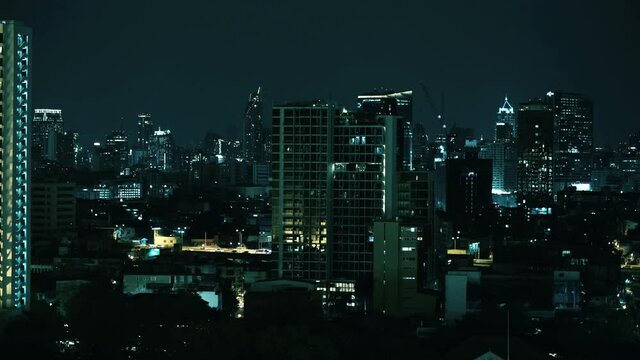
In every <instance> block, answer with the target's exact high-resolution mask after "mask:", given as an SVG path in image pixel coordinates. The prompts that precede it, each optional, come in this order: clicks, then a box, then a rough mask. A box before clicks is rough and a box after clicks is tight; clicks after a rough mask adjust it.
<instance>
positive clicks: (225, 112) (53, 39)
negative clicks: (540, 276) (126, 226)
mask: <svg viewBox="0 0 640 360" xmlns="http://www.w3.org/2000/svg"><path fill="white" fill-rule="evenodd" d="M77 5H78V6H73V7H72V6H67V5H64V4H62V3H58V2H44V1H39V0H30V1H24V2H21V3H20V4H3V5H0V13H3V14H5V17H7V18H12V17H13V18H18V19H21V20H23V22H24V23H26V24H28V25H29V24H33V26H34V31H35V32H36V33H37V34H38V38H35V39H34V41H35V42H36V43H37V44H38V50H39V51H38V52H34V73H37V74H38V76H37V77H35V78H34V79H35V80H34V81H35V83H34V91H35V93H36V95H37V96H36V97H35V98H36V99H37V100H36V103H34V107H36V108H56V109H58V108H59V109H62V110H63V111H64V113H65V121H66V122H67V123H68V126H69V128H70V129H72V130H74V131H78V132H79V133H80V134H81V137H82V139H83V140H82V141H83V142H85V143H89V142H91V141H94V140H101V139H102V137H103V135H104V134H105V133H108V132H109V131H111V130H113V129H115V128H116V127H117V126H119V125H120V124H121V123H123V124H124V126H125V129H126V130H127V132H128V133H129V134H133V133H134V132H133V130H134V128H135V122H136V116H137V114H138V113H150V114H152V116H154V123H156V124H158V125H161V126H162V127H163V128H169V129H172V130H173V131H174V132H175V133H176V137H177V139H176V140H177V142H178V143H180V144H187V145H188V144H196V143H198V142H200V141H201V136H200V134H202V133H203V132H206V131H209V130H213V131H215V132H218V133H220V134H223V135H225V136H229V135H231V134H233V135H235V136H236V137H239V136H240V134H241V132H242V120H243V115H244V113H243V110H244V107H245V105H246V104H245V99H246V94H247V93H248V92H249V91H251V90H252V89H255V88H256V87H257V86H262V87H263V89H264V95H265V101H264V103H265V106H264V107H265V110H267V109H269V108H270V107H271V105H272V104H273V102H274V100H275V101H280V100H304V99H310V98H323V99H333V100H336V101H337V102H339V103H341V104H342V105H344V106H347V107H349V108H352V107H353V106H354V105H355V104H354V101H353V98H352V96H353V94H357V93H362V92H365V91H368V90H370V89H372V88H378V87H386V88H392V89H396V90H400V89H407V88H409V89H411V88H413V89H417V88H418V86H419V84H420V83H421V82H424V83H425V84H426V85H427V87H428V88H429V90H430V91H431V92H432V93H433V95H434V96H437V97H438V98H439V95H440V93H441V92H444V93H445V95H446V99H447V101H446V105H447V114H448V116H447V122H448V125H452V124H453V123H454V122H455V123H457V124H458V125H461V126H466V127H474V128H476V129H477V130H478V135H484V137H485V138H490V137H491V136H492V134H493V122H494V112H495V107H496V106H498V105H499V103H500V99H501V98H502V97H503V96H504V94H505V93H507V94H508V95H509V99H510V101H511V102H512V103H514V104H517V103H520V102H525V101H527V100H528V99H529V98H530V97H534V96H537V94H544V93H546V92H547V91H550V90H551V91H553V90H564V91H568V92H577V93H583V94H589V96H591V97H592V98H593V100H594V119H595V125H594V126H595V134H596V137H595V143H596V144H605V143H606V144H614V143H616V142H618V141H619V140H620V139H622V138H624V137H625V135H626V134H628V133H630V132H633V131H635V130H636V129H634V128H633V127H634V125H633V122H632V121H633V117H634V114H633V111H632V110H631V108H629V107H626V106H625V104H627V103H631V102H632V101H633V98H634V93H635V90H634V88H632V84H633V83H635V82H637V80H638V79H639V78H640V74H639V73H638V71H637V69H636V68H634V67H633V64H634V63H637V62H638V59H639V58H640V53H639V51H638V49H637V47H636V46H633V44H635V43H637V42H638V41H637V40H638V35H639V34H638V32H637V31H632V30H633V29H634V28H633V21H632V20H633V19H632V18H631V15H629V14H632V13H634V12H633V8H632V7H634V6H636V4H629V3H625V2H617V3H615V4H611V5H610V6H607V7H606V8H604V9H600V8H599V7H598V6H597V5H596V4H595V2H587V3H585V2H580V3H579V5H580V6H578V7H576V6H573V5H575V4H573V3H572V2H566V3H562V4H555V3H554V4H553V9H554V11H544V9H545V8H547V5H550V3H549V4H546V3H543V4H539V3H536V4H535V5H534V4H528V5H526V4H525V5H517V4H512V3H511V2H508V3H503V2H496V3H492V4H484V5H483V7H482V9H477V10H478V11H480V12H482V13H483V14H484V13H487V14H491V13H504V14H507V15H506V16H503V17H502V19H503V21H502V22H501V23H500V25H501V26H496V25H494V24H488V23H486V22H483V20H482V19H481V17H480V16H477V17H476V16H475V15H473V12H468V14H465V13H460V14H457V13H456V11H455V6H453V5H442V4H429V5H413V4H404V6H399V7H397V8H391V9H388V10H389V11H387V8H386V7H384V6H382V5H383V3H379V2H373V3H370V4H368V8H367V12H368V14H369V16H368V17H362V16H359V15H357V14H358V13H359V11H360V10H361V9H360V8H359V6H358V5H357V4H355V3H347V4H341V5H340V6H329V4H327V6H324V7H314V8H313V11H311V8H310V7H309V8H307V7H306V6H305V5H301V4H291V5H288V6H287V5H284V4H271V5H267V4H260V3H250V2H249V3H244V4H204V3H200V2H191V3H189V4H188V5H191V6H186V7H184V8H181V9H179V10H178V11H177V13H175V14H174V13H173V12H172V9H171V8H166V7H163V6H155V5H156V4H154V6H153V7H151V4H150V3H145V2H139V3H138V2H136V3H135V4H127V6H126V7H124V6H118V5H120V4H118V3H116V4H114V5H96V4H77ZM469 7H473V4H471V5H469ZM124 9H126V10H127V11H122V10H124ZM50 11H55V14H56V16H55V17H51V16H49V15H50ZM292 12H293V13H295V14H296V16H288V15H287V14H291V13H292ZM98 14H99V16H100V17H99V18H98V17H97V16H98ZM221 14H229V18H227V19H220V18H218V17H219V16H222V15H221ZM350 14H354V15H356V16H354V17H352V16H350ZM508 14H513V15H512V16H509V15H508ZM518 14H528V15H527V16H518ZM316 15H317V16H316ZM322 15H331V18H332V19H334V20H332V22H327V23H326V24H325V23H323V22H321V21H320V20H317V19H316V17H317V18H318V19H321V18H323V16H322ZM451 16H453V20H454V21H451V22H446V23H445V22H444V20H442V19H441V18H443V19H446V18H451ZM394 17H406V20H404V21H402V22H400V23H394V22H392V21H393V19H394ZM115 18H117V19H118V23H119V26H116V27H111V26H107V25H108V22H109V21H110V19H115ZM65 19H69V20H71V19H73V20H74V21H68V23H69V24H68V25H61V24H64V23H66V21H65ZM371 20H375V21H374V23H380V24H383V23H389V21H391V24H392V25H390V29H393V30H395V31H391V32H387V31H382V30H384V29H385V28H384V27H383V26H382V25H375V26H373V30H380V31H378V35H377V37H369V36H368V35H367V33H366V32H365V31H364V30H359V29H360V28H362V29H367V28H368V25H367V26H364V25H366V24H369V23H370V22H371ZM167 21H172V22H175V23H176V25H180V26H174V27H172V28H173V29H176V28H178V29H183V30H179V31H168V30H165V27H163V26H162V25H163V24H164V23H165V22H167ZM465 23H468V26H469V27H472V28H473V29H474V31H473V32H469V31H468V30H466V29H468V28H467V27H466V26H460V25H461V24H465ZM332 24H333V25H332ZM583 24H588V26H587V25H583ZM78 27H81V28H83V29H84V30H85V31H81V32H78V31H76V29H77V28H78ZM292 28H296V29H297V31H296V32H291V31H290V29H292ZM106 29H109V30H108V31H107V30H106ZM396 33H397V34H401V36H395V35H393V34H396ZM130 34H135V35H133V36H132V35H130ZM432 34H438V36H432ZM205 39H207V40H205ZM319 39H326V40H327V43H331V44H335V46H334V49H335V52H336V53H340V54H341V56H333V55H331V56H329V55H328V54H330V53H332V52H333V51H327V54H323V55H314V56H310V55H311V54H313V53H314V49H315V47H314V46H313V43H314V42H317V41H318V40H319ZM521 39H524V40H521ZM565 39H572V40H571V41H565ZM291 42H295V43H296V44H299V45H297V47H298V53H297V55H296V56H294V57H291V56H287V55H286V54H287V52H286V49H287V48H288V45H287V44H288V43H291ZM379 42H382V43H384V42H388V43H393V44H394V47H392V49H393V48H395V49H398V51H390V52H383V53H381V54H380V55H378V56H368V55H367V54H368V52H371V53H375V52H379V51H378V50H376V45H375V44H377V43H379ZM78 43H82V44H83V46H82V47H81V48H78V47H75V46H74V45H73V44H78ZM166 43H171V44H174V45H175V46H177V49H183V50H184V49H191V50H190V51H191V53H192V54H193V56H190V57H180V56H177V55H176V56H174V55H172V54H169V55H162V56H160V57H158V54H164V53H165V52H166ZM208 44H213V45H208ZM248 44H250V46H249V45H248ZM300 44H302V45H300ZM400 49H401V50H400ZM399 52H400V53H402V56H401V59H402V60H401V62H402V65H401V66H400V65H399V64H398V65H397V66H396V65H394V63H393V62H392V61H391V59H397V58H398V57H397V55H398V53H399ZM111 53H119V54H124V55H122V56H118V57H115V58H114V57H113V56H110V55H109V54H111ZM467 53H470V54H473V56H471V57H469V56H467V55H465V54H467ZM63 54H66V55H68V56H61V55H63ZM595 54H600V55H602V54H606V55H607V56H595ZM150 55H152V56H156V57H157V58H158V61H153V62H150V63H149V66H146V65H145V62H146V60H147V59H148V58H149V56H150ZM297 57H303V58H305V59H306V60H305V62H302V63H301V62H298V61H297V60H296V58H297ZM67 59H74V61H67ZM107 59H109V60H107ZM338 59H340V60H338ZM604 68H606V69H607V71H606V72H602V71H600V70H599V69H604ZM284 69H289V70H290V71H288V72H285V71H284ZM305 72H306V73H308V74H309V75H310V76H305V77H304V78H305V79H304V80H302V77H300V76H299V74H301V73H305ZM371 72H375V73H376V76H375V77H371V76H370V75H371ZM281 74H285V76H284V77H282V76H281ZM122 79H125V80H122ZM60 84H65V86H63V87H60ZM79 89H82V90H79ZM173 99H176V100H178V101H172V100H173ZM184 102H188V103H189V104H190V106H189V107H188V108H185V107H184V106H181V105H180V104H181V103H184ZM414 102H415V106H414V107H415V109H414V118H415V120H416V121H417V122H422V123H425V125H426V130H427V133H428V134H430V135H431V136H433V135H435V130H436V128H437V124H436V121H435V119H432V118H433V116H432V115H431V112H430V110H429V109H428V107H427V104H426V101H425V99H424V98H423V97H422V96H415V99H414ZM212 107H215V108H216V111H215V112H212V111H211V108H212ZM98 110H100V111H98ZM89 117H90V118H91V119H92V121H86V119H87V118H89ZM182 124H185V125H187V126H183V125H182Z"/></svg>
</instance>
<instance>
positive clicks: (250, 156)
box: [242, 87, 264, 162]
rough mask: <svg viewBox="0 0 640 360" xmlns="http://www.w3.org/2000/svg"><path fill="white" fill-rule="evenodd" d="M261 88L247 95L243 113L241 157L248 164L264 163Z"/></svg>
mask: <svg viewBox="0 0 640 360" xmlns="http://www.w3.org/2000/svg"><path fill="white" fill-rule="evenodd" d="M260 90H261V88H260V87H258V90H257V91H256V92H255V93H251V94H250V95H249V102H248V103H247V108H246V110H245V112H244V129H243V132H242V156H243V157H244V159H245V160H247V161H249V162H262V161H264V141H263V139H262V132H263V130H262V96H261V95H260Z"/></svg>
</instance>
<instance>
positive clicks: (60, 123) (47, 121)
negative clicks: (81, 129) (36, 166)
mask: <svg viewBox="0 0 640 360" xmlns="http://www.w3.org/2000/svg"><path fill="white" fill-rule="evenodd" d="M63 129H64V120H63V119H62V110H59V109H35V110H34V115H33V132H32V137H31V138H32V144H31V145H32V146H31V149H32V152H33V154H32V158H33V160H34V161H41V160H55V159H56V153H55V148H56V146H55V142H56V135H57V134H59V133H62V132H63Z"/></svg>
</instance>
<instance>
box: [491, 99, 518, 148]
mask: <svg viewBox="0 0 640 360" xmlns="http://www.w3.org/2000/svg"><path fill="white" fill-rule="evenodd" d="M517 133H518V124H517V123H516V114H515V112H514V111H513V106H511V103H509V98H507V96H506V95H505V97H504V103H503V104H502V106H500V107H499V108H498V118H497V121H496V131H495V140H496V141H513V140H514V139H515V138H516V134H517Z"/></svg>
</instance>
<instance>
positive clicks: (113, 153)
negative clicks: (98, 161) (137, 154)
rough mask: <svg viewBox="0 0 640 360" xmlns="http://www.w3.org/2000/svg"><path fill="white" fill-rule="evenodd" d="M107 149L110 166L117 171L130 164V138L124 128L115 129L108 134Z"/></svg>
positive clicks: (107, 160)
mask: <svg viewBox="0 0 640 360" xmlns="http://www.w3.org/2000/svg"><path fill="white" fill-rule="evenodd" d="M105 150H106V151H107V152H108V154H109V155H108V159H105V161H106V162H107V163H108V165H107V164H103V167H105V166H108V167H110V168H112V169H115V170H117V171H123V170H124V169H125V168H127V166H129V138H128V137H127V134H126V133H125V132H124V130H114V131H112V132H111V134H109V135H107V138H106V141H105Z"/></svg>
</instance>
